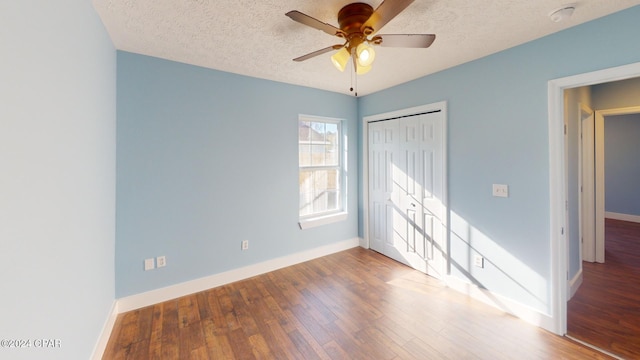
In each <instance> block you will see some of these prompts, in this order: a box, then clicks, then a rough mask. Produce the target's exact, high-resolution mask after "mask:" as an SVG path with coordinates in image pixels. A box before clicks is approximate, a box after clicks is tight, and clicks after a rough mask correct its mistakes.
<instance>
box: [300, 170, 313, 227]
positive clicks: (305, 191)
mask: <svg viewBox="0 0 640 360" xmlns="http://www.w3.org/2000/svg"><path fill="white" fill-rule="evenodd" d="M299 184H300V215H301V216H304V215H309V214H311V213H312V212H313V207H312V201H313V172H312V171H300V177H299Z"/></svg>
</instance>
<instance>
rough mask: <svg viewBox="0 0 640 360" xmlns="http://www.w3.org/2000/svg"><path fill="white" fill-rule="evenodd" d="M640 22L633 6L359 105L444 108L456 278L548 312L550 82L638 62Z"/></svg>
mask: <svg viewBox="0 0 640 360" xmlns="http://www.w3.org/2000/svg"><path fill="white" fill-rule="evenodd" d="M639 18H640V7H638V6H636V7H634V8H631V9H629V10H627V11H624V12H621V13H617V14H614V15H611V16H608V17H605V18H602V19H598V20H595V21H592V22H590V23H587V24H583V25H580V26H577V27H574V28H571V29H568V30H566V31H562V32H560V33H557V34H554V35H551V36H548V37H545V38H542V39H539V40H536V41H533V42H530V43H527V44H524V45H521V46H518V47H515V48H512V49H509V50H506V51H503V52H501V53H498V54H495V55H492V56H489V57H485V58H483V59H480V60H477V61H473V62H470V63H467V64H464V65H460V66H457V67H455V68H452V69H449V70H445V71H442V72H440V73H437V74H434V75H431V76H427V77H424V78H421V79H418V80H415V81H412V82H409V83H406V84H403V85H400V86H397V87H394V88H391V89H388V90H385V91H381V92H378V93H375V94H372V95H369V96H365V97H362V98H361V99H360V102H359V112H360V115H361V116H367V115H372V114H376V113H382V112H387V111H391V110H395V109H401V108H407V107H411V106H416V105H420V104H428V103H433V102H437V101H442V100H446V101H447V102H448V109H449V119H448V120H449V128H448V131H449V133H448V146H449V159H448V170H449V205H450V210H451V214H450V215H451V216H450V217H451V228H450V248H451V249H450V251H451V256H452V274H453V275H454V276H456V277H459V278H461V279H465V280H467V281H471V282H474V283H476V284H479V285H480V286H483V287H486V288H488V289H490V290H492V291H494V292H496V293H498V294H501V295H504V296H506V297H508V298H511V299H513V300H516V301H518V302H520V303H522V304H525V305H528V306H531V307H532V308H534V309H537V310H539V311H541V312H543V313H547V314H549V313H550V312H551V305H550V304H551V300H550V289H551V254H550V248H551V243H550V239H549V231H550V229H549V218H550V210H549V196H550V195H549V134H548V125H547V124H548V104H547V82H548V81H549V80H551V79H555V78H560V77H565V76H569V75H573V74H580V73H585V72H589V71H594V70H598V69H603V68H608V67H613V66H618V65H623V64H628V63H633V62H638V61H640V48H638V47H637V46H630V44H635V43H637V36H636V34H638V33H640V21H638V19H639ZM360 132H362V129H361V130H360ZM361 155H362V154H360V156H361ZM360 158H362V157H360ZM492 183H503V184H508V185H509V191H510V195H509V198H507V199H504V198H494V197H492V196H491V184H492ZM361 206H362V205H361ZM360 228H361V231H362V226H361V227H360ZM474 253H480V254H482V255H483V256H485V258H486V259H487V262H486V264H487V266H485V268H484V269H479V268H476V267H473V266H472V259H473V256H472V255H473V254H474ZM496 301H497V300H496Z"/></svg>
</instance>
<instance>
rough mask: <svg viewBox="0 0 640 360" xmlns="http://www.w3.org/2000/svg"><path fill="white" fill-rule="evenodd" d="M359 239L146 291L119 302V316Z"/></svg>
mask: <svg viewBox="0 0 640 360" xmlns="http://www.w3.org/2000/svg"><path fill="white" fill-rule="evenodd" d="M360 241H361V239H359V238H353V239H349V240H345V241H341V242H337V243H333V244H329V245H325V246H321V247H318V248H315V249H310V250H306V251H302V252H299V253H296V254H291V255H287V256H283V257H279V258H276V259H272V260H267V261H264V262H261V263H258V264H253V265H249V266H245V267H242V268H239V269H234V270H229V271H225V272H223V273H219V274H214V275H210V276H206V277H203V278H199V279H195V280H190V281H186V282H183V283H180V284H175V285H171V286H167V287H164V288H160V289H155V290H151V291H147V292H144V293H140V294H135V295H131V296H127V297H124V298H120V299H118V310H119V313H123V312H127V311H131V310H135V309H139V308H142V307H145V306H150V305H154V304H157V303H161V302H163V301H167V300H171V299H175V298H179V297H181V296H185V295H189V294H193V293H197V292H200V291H204V290H207V289H211V288H214V287H217V286H221V285H225V284H229V283H232V282H235V281H239V280H244V279H248V278H250V277H253V276H257V275H260V274H264V273H267V272H269V271H274V270H278V269H281V268H283V267H287V266H291V265H295V264H299V263H302V262H305V261H309V260H313V259H315V258H319V257H322V256H326V255H330V254H333V253H336V252H340V251H343V250H348V249H351V248H354V247H357V246H359V245H360Z"/></svg>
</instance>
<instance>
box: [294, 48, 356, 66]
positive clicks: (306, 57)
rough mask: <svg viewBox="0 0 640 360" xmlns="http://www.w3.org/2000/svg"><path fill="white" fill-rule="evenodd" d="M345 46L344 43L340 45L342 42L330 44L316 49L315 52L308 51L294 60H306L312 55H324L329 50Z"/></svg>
mask: <svg viewBox="0 0 640 360" xmlns="http://www.w3.org/2000/svg"><path fill="white" fill-rule="evenodd" d="M343 46H344V45H340V44H338V45H333V46H329V47H326V48H324V49H320V50H316V51H314V52H311V53H308V54H307V55H302V56H300V57H297V58H295V59H293V61H298V62H299V61H305V60H308V59H311V58H312V57H316V56H318V55H322V54H324V53H328V52H329V51H332V50H338V49H340V48H342V47H343Z"/></svg>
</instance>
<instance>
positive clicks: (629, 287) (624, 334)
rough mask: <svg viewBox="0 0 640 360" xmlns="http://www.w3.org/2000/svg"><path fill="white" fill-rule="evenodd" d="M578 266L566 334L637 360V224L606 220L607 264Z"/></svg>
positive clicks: (639, 347) (639, 290)
mask: <svg viewBox="0 0 640 360" xmlns="http://www.w3.org/2000/svg"><path fill="white" fill-rule="evenodd" d="M582 266H583V283H582V285H581V286H580V288H579V289H578V291H577V292H576V294H575V295H574V297H573V298H572V299H571V300H570V301H569V303H568V309H567V310H568V316H567V330H568V334H569V335H570V336H573V337H575V338H576V339H580V340H582V341H585V342H587V343H589V344H593V345H595V346H598V347H600V348H602V349H604V350H607V351H609V352H611V353H613V354H616V355H620V356H622V357H623V358H626V359H640V224H638V223H632V222H626V221H620V220H613V219H606V221H605V263H604V264H599V263H589V262H583V264H582Z"/></svg>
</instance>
